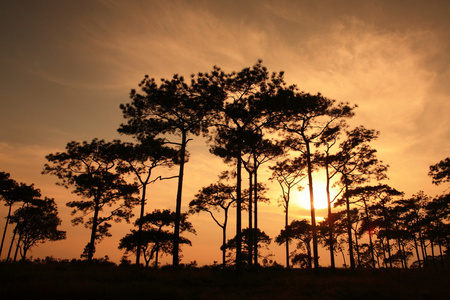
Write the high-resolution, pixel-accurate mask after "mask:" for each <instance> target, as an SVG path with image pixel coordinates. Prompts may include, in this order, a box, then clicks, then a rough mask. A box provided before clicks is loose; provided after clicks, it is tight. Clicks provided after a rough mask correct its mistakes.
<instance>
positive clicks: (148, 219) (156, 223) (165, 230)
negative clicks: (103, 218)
mask: <svg viewBox="0 0 450 300" xmlns="http://www.w3.org/2000/svg"><path fill="white" fill-rule="evenodd" d="M187 217H188V214H186V213H183V214H181V222H180V232H184V231H187V232H191V233H194V234H195V230H194V228H193V227H192V224H191V223H190V222H189V221H187ZM176 219H177V217H176V214H175V212H172V211H170V210H168V209H165V210H162V211H161V210H154V211H153V212H152V213H151V214H146V215H145V216H144V217H143V218H140V219H138V220H137V221H136V225H138V226H142V232H141V234H140V237H139V236H138V235H139V232H138V231H136V230H131V233H128V234H127V235H125V236H124V237H123V238H122V239H121V240H120V244H119V249H125V253H127V252H133V253H136V252H137V249H138V246H139V245H140V246H141V247H142V248H143V249H142V250H143V251H142V252H143V255H144V260H145V266H146V267H148V266H149V263H150V261H151V260H152V259H153V258H155V268H157V267H158V257H159V253H160V252H162V253H165V254H170V253H172V251H173V245H174V233H173V231H169V229H173V227H174V226H175V222H176ZM178 243H179V244H188V245H191V241H190V240H188V239H186V238H184V237H181V236H180V240H179V241H178Z"/></svg>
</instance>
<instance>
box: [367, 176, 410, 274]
mask: <svg viewBox="0 0 450 300" xmlns="http://www.w3.org/2000/svg"><path fill="white" fill-rule="evenodd" d="M373 190H374V192H375V193H376V197H377V198H378V200H377V203H376V204H373V205H371V206H370V209H371V210H372V211H373V214H374V216H375V218H376V220H377V224H378V227H379V230H378V233H377V236H378V238H380V239H381V240H382V243H383V244H384V241H383V239H385V240H386V247H385V251H384V252H386V250H387V253H388V258H387V259H388V262H389V266H390V267H391V268H392V263H393V261H392V259H391V256H392V253H391V243H390V240H391V239H392V238H394V225H395V222H396V220H395V218H394V214H393V211H392V203H393V202H394V201H395V199H396V198H397V197H401V196H403V193H402V192H400V191H398V190H396V189H394V188H392V187H390V186H388V185H386V184H380V185H378V186H376V187H374V189H373Z"/></svg>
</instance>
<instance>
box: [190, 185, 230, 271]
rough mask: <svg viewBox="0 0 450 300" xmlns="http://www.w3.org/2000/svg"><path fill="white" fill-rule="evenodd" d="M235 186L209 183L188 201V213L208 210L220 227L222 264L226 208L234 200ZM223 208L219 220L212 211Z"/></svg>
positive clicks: (223, 260)
mask: <svg viewBox="0 0 450 300" xmlns="http://www.w3.org/2000/svg"><path fill="white" fill-rule="evenodd" d="M235 192H236V187H235V186H230V185H225V184H223V183H221V182H218V183H216V184H211V185H209V186H207V187H204V188H202V189H201V190H200V191H199V193H198V194H196V195H195V199H194V200H192V201H191V202H190V203H189V208H190V210H189V211H190V213H199V212H201V211H205V212H208V213H209V214H210V215H211V217H212V218H213V220H214V222H216V224H217V225H218V226H219V227H220V228H222V246H221V247H220V248H221V250H222V266H223V267H225V265H226V246H225V245H226V243H227V239H226V238H227V224H228V210H229V208H230V207H231V205H233V204H234V203H235V202H236V196H235ZM220 210H223V213H224V217H223V221H222V222H220V221H219V220H218V219H217V217H216V216H215V215H214V211H220Z"/></svg>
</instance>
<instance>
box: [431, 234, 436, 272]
mask: <svg viewBox="0 0 450 300" xmlns="http://www.w3.org/2000/svg"><path fill="white" fill-rule="evenodd" d="M430 247H431V260H432V261H433V267H434V266H436V260H435V258H434V243H433V240H432V239H430Z"/></svg>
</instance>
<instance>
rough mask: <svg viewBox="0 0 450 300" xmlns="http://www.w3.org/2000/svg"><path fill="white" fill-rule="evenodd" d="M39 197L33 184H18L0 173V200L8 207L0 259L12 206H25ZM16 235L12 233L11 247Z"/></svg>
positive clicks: (38, 191) (39, 193) (3, 173)
mask: <svg viewBox="0 0 450 300" xmlns="http://www.w3.org/2000/svg"><path fill="white" fill-rule="evenodd" d="M39 197H41V192H40V190H39V189H36V188H34V185H33V184H32V185H27V184H25V183H18V182H16V181H15V180H14V179H11V178H10V174H9V173H6V172H0V200H3V201H5V206H8V214H7V215H6V222H5V227H4V229H3V235H2V242H1V244H0V257H1V254H2V250H3V246H4V242H5V237H6V231H7V230H8V224H9V223H10V219H11V215H12V206H13V205H15V204H18V203H23V204H25V203H28V202H30V201H32V200H33V199H35V198H39ZM16 234H17V232H16V231H14V235H13V239H12V242H11V247H12V244H13V241H14V239H15V235H16ZM11 247H10V249H11ZM9 252H11V251H9ZM8 259H9V254H8Z"/></svg>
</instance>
